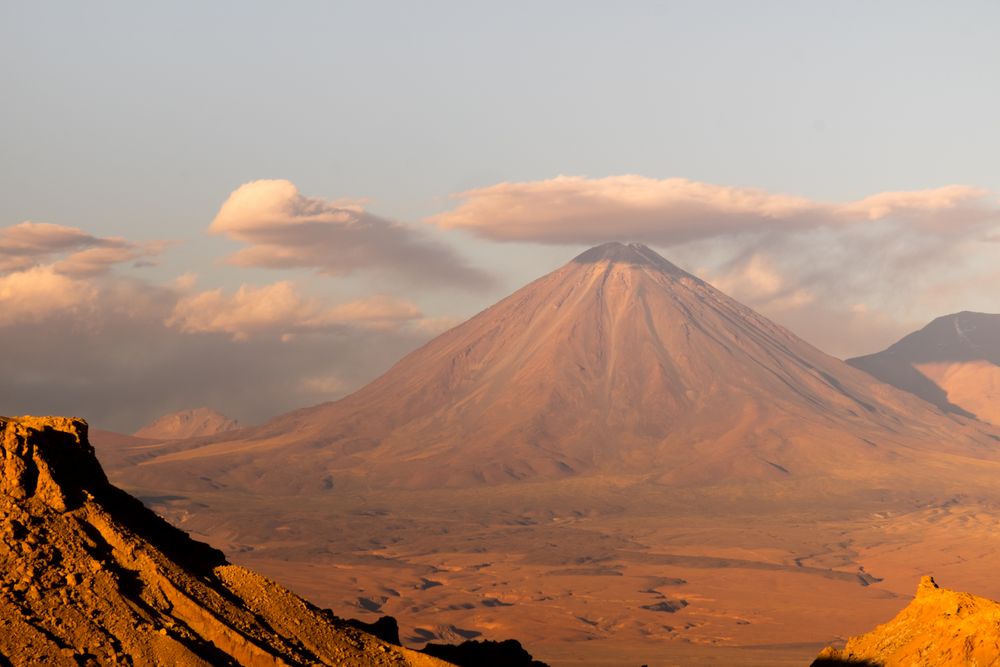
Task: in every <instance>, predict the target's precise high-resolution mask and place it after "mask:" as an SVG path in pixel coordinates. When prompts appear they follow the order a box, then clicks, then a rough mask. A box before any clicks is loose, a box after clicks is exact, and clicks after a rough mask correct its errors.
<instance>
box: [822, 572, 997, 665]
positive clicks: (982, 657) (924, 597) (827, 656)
mask: <svg viewBox="0 0 1000 667" xmlns="http://www.w3.org/2000/svg"><path fill="white" fill-rule="evenodd" d="M998 664H1000V603H997V602H994V601H993V600H987V599H986V598H981V597H978V596H975V595H970V594H968V593H959V592H956V591H950V590H947V589H944V588H940V587H939V586H938V585H937V584H936V583H935V582H934V579H933V578H932V577H924V578H923V579H921V580H920V585H919V586H918V587H917V595H916V597H915V598H914V599H913V601H912V602H910V604H909V605H908V606H907V607H906V608H905V609H903V610H902V611H901V612H899V614H898V615H897V616H896V617H895V618H893V619H892V620H891V621H889V622H888V623H885V624H883V625H880V626H878V627H877V628H875V629H874V630H872V631H871V632H868V633H866V634H863V635H860V636H857V637H851V638H850V639H849V640H848V641H847V645H846V646H845V647H844V648H843V649H842V650H836V649H832V648H828V649H825V650H824V651H823V652H822V653H820V655H819V657H818V658H817V659H816V661H815V662H813V665H814V666H815V667H822V666H823V665H829V666H832V665H881V666H882V667H904V666H905V667H939V666H941V665H982V666H986V665H998Z"/></svg>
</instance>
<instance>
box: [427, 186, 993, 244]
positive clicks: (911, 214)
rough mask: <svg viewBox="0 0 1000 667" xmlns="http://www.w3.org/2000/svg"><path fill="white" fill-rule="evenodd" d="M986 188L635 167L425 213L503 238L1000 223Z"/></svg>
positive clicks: (497, 192)
mask: <svg viewBox="0 0 1000 667" xmlns="http://www.w3.org/2000/svg"><path fill="white" fill-rule="evenodd" d="M987 195H988V193H987V192H986V191H984V190H982V189H978V188H973V187H968V186H961V185H954V186H948V187H943V188H937V189H931V190H915V191H910V192H885V193H880V194H876V195H872V196H870V197H866V198H864V199H861V200H859V201H855V202H848V203H846V204H831V203H826V202H820V201H815V200H812V199H808V198H804V197H796V196H791V195H786V194H774V193H770V192H767V191H765V190H761V189H757V188H740V187H731V186H722V185H713V184H710V183H700V182H697V181H691V180H687V179H683V178H669V179H654V178H646V177H644V176H637V175H623V176H609V177H607V178H598V179H591V178H584V177H579V176H559V177H556V178H553V179H549V180H544V181H529V182H523V183H500V184H497V185H492V186H489V187H484V188H477V189H474V190H468V191H466V192H462V193H459V194H457V195H454V196H453V198H454V199H456V200H459V202H460V203H459V204H458V206H457V207H455V208H454V209H452V210H451V211H446V212H443V213H440V214H438V215H435V216H432V217H430V218H428V221H429V222H431V223H433V224H436V225H438V226H440V227H442V228H445V229H464V230H467V231H470V232H472V233H474V234H476V235H478V236H482V237H485V238H488V239H492V240H497V241H533V242H538V243H573V244H579V243H600V242H604V241H611V240H619V239H632V240H641V241H646V242H649V243H658V244H664V245H673V244H678V243H684V242H688V241H694V240H698V239H705V238H711V237H719V236H730V235H737V234H745V233H755V232H788V231H801V230H809V229H814V228H817V227H840V226H847V225H852V224H856V223H861V222H864V221H870V220H896V221H899V222H901V223H904V224H914V225H918V226H920V227H921V228H922V229H925V230H927V231H931V232H934V233H948V232H952V231H954V230H966V229H968V228H969V227H972V226H978V225H981V224H983V223H989V222H994V223H995V222H997V221H1000V206H998V205H997V203H996V202H994V201H990V200H988V198H987Z"/></svg>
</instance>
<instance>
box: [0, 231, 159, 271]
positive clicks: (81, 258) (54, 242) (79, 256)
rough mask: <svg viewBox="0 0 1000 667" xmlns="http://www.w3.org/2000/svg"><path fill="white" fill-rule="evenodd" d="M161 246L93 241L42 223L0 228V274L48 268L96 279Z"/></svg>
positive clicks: (152, 253) (88, 236) (155, 252)
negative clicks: (37, 267)
mask: <svg viewBox="0 0 1000 667" xmlns="http://www.w3.org/2000/svg"><path fill="white" fill-rule="evenodd" d="M163 248H164V244H163V243H162V242H153V243H145V244H137V243H131V242H129V241H126V240H125V239H123V238H118V237H97V236H93V235H92V234H88V233H87V232H85V231H83V230H82V229H77V228H75V227H65V226H63V225H54V224H50V223H44V222H30V221H29V222H21V223H18V224H16V225H10V226H8V227H3V228H0V272H10V271H23V270H25V269H28V268H30V267H32V266H40V265H42V264H51V263H52V261H53V260H56V259H57V258H59V257H62V259H60V260H58V261H55V264H54V268H55V271H57V272H59V273H65V274H68V275H81V276H82V275H87V276H92V275H99V274H102V273H106V272H107V271H108V270H109V269H110V268H111V267H112V266H114V265H115V264H122V263H125V262H136V261H139V260H141V259H144V258H148V257H152V256H155V255H158V254H160V253H161V252H162V251H163Z"/></svg>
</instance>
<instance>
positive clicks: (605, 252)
mask: <svg viewBox="0 0 1000 667" xmlns="http://www.w3.org/2000/svg"><path fill="white" fill-rule="evenodd" d="M573 262H574V263H576V264H597V263H599V262H609V263H611V264H631V265H633V266H654V267H657V268H659V269H662V270H665V271H667V272H668V273H685V272H684V271H683V270H681V269H680V268H678V267H677V266H675V265H674V264H672V263H670V262H669V261H667V260H666V259H664V258H663V257H662V256H661V255H660V254H659V253H657V252H656V251H655V250H653V249H652V248H650V247H648V246H645V245H643V244H641V243H628V244H625V243H620V242H618V241H612V242H611V243H603V244H601V245H598V246H594V247H593V248H591V249H590V250H587V251H584V252H582V253H580V254H579V255H577V256H576V257H574V258H573Z"/></svg>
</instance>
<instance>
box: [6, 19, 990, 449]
mask: <svg viewBox="0 0 1000 667" xmlns="http://www.w3.org/2000/svg"><path fill="white" fill-rule="evenodd" d="M997 25H1000V4H997V3H996V2H992V1H989V2H972V1H970V2H959V3H938V2H913V1H909V2H891V1H884V2H878V3H872V2H850V1H845V2H837V3H828V2H801V1H795V2H792V1H788V2H745V1H730V2H714V1H699V2H631V3H610V2H603V3H599V2H579V1H578V2H555V1H552V2H504V3H485V2H434V1H431V2H421V3H405V2H295V3H264V2H249V1H241V2H213V3H204V2H197V3H196V2H171V3H135V2H101V1H95V2H88V3H78V2H68V1H67V2H44V3H43V2H14V1H5V2H0V90H2V91H3V104H0V363H3V364H4V369H5V372H4V377H3V379H2V380H0V406H3V407H2V408H0V412H5V413H8V414H16V413H59V414H64V413H72V414H77V415H80V416H83V417H86V418H88V419H89V420H90V421H91V422H92V423H93V424H95V425H96V426H100V427H104V428H112V429H115V430H120V431H131V430H134V429H136V428H138V427H139V426H140V425H142V424H144V423H146V422H148V421H150V420H152V419H153V418H155V417H157V416H159V415H161V414H164V413H166V412H170V411H173V410H179V409H184V408H190V407H198V406H202V405H207V406H209V407H213V408H216V409H218V410H221V411H223V412H225V413H226V414H228V415H230V416H232V417H235V418H237V419H239V420H240V421H242V422H243V423H248V424H249V423H258V422H261V421H263V420H265V419H267V418H269V417H271V416H274V415H275V414H278V413H281V412H283V411H286V410H290V409H294V408H297V407H303V406H306V405H311V404H315V403H318V402H322V401H325V400H332V399H335V398H338V397H340V396H343V395H344V394H346V393H348V392H350V391H351V390H353V389H356V388H357V387H359V386H360V385H362V384H363V383H365V382H366V381H368V380H371V379H373V378H374V377H376V376H377V375H378V374H379V373H381V372H382V371H384V370H385V369H386V368H388V367H389V366H390V365H391V364H392V363H393V362H394V361H396V360H397V359H398V358H399V357H400V356H401V355H403V354H405V353H406V352H407V351H409V350H412V349H414V348H415V347H417V346H419V345H420V344H421V343H423V342H424V341H426V340H428V339H429V338H430V337H431V336H433V335H435V334H436V333H439V332H441V331H443V330H445V329H447V328H448V327H449V326H451V325H453V324H455V323H457V322H460V321H462V320H463V319H465V318H467V317H469V316H470V315H472V314H474V313H476V312H478V311H480V310H482V309H483V308H485V307H487V306H489V305H490V304H492V303H494V302H495V301H497V300H498V299H500V298H502V297H503V296H505V295H506V294H509V293H510V292H512V291H513V290H515V289H517V288H518V287H520V286H521V285H523V284H525V283H526V282H529V281H530V280H532V279H534V278H536V277H538V276H540V275H542V274H544V273H546V272H548V271H550V270H553V269H555V268H556V267H558V266H560V265H561V264H563V263H565V262H566V261H568V260H569V259H571V258H572V257H573V256H574V255H576V254H577V253H579V252H580V251H582V250H584V249H586V248H587V247H589V246H591V245H594V244H596V243H601V242H604V241H610V240H621V241H635V242H643V243H647V244H649V245H651V246H652V247H654V248H655V249H656V250H658V251H659V252H661V254H663V255H664V256H666V257H667V258H668V259H670V260H671V261H673V262H674V263H676V264H678V265H680V266H682V267H683V268H685V269H687V270H689V271H692V272H694V273H696V274H697V275H699V276H701V277H703V278H705V279H707V280H709V281H710V282H712V283H713V284H714V285H716V286H717V287H719V288H720V289H723V290H724V291H726V292H727V293H729V294H730V295H731V296H733V297H735V298H737V299H739V300H741V301H743V302H745V303H747V304H748V305H750V306H751V307H753V308H755V309H757V310H759V311H760V312H762V313H763V314H765V315H767V316H768V317H770V318H772V319H774V320H775V321H777V322H779V323H780V324H783V325H785V326H787V327H789V328H790V329H791V330H792V331H794V332H795V333H797V334H799V335H800V336H802V337H803V338H805V339H806V340H808V341H809V342H811V343H813V344H814V345H816V346H818V347H820V348H821V349H823V350H824V351H826V352H828V353H830V354H833V355H835V356H839V357H842V358H843V357H849V356H853V355H858V354H864V353H869V352H874V351H877V350H880V349H882V348H884V347H886V346H887V345H888V344H890V343H892V342H894V341H895V340H896V339H898V338H899V337H901V336H902V335H905V334H906V333H908V332H909V331H912V330H914V329H916V328H919V327H921V326H923V325H924V324H926V323H927V322H928V321H930V320H931V319H933V318H934V317H937V316H939V315H944V314H947V313H952V312H957V311H960V310H979V311H985V312H1000V296H998V295H997V290H996V287H995V286H996V285H997V284H998V281H1000V261H998V260H1000V161H998V160H997V159H996V156H997V155H1000V124H998V123H997V122H996V119H997V118H1000V87H998V86H997V85H996V82H997V80H998V78H1000V40H997V39H996V35H995V27H996V26H997Z"/></svg>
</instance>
